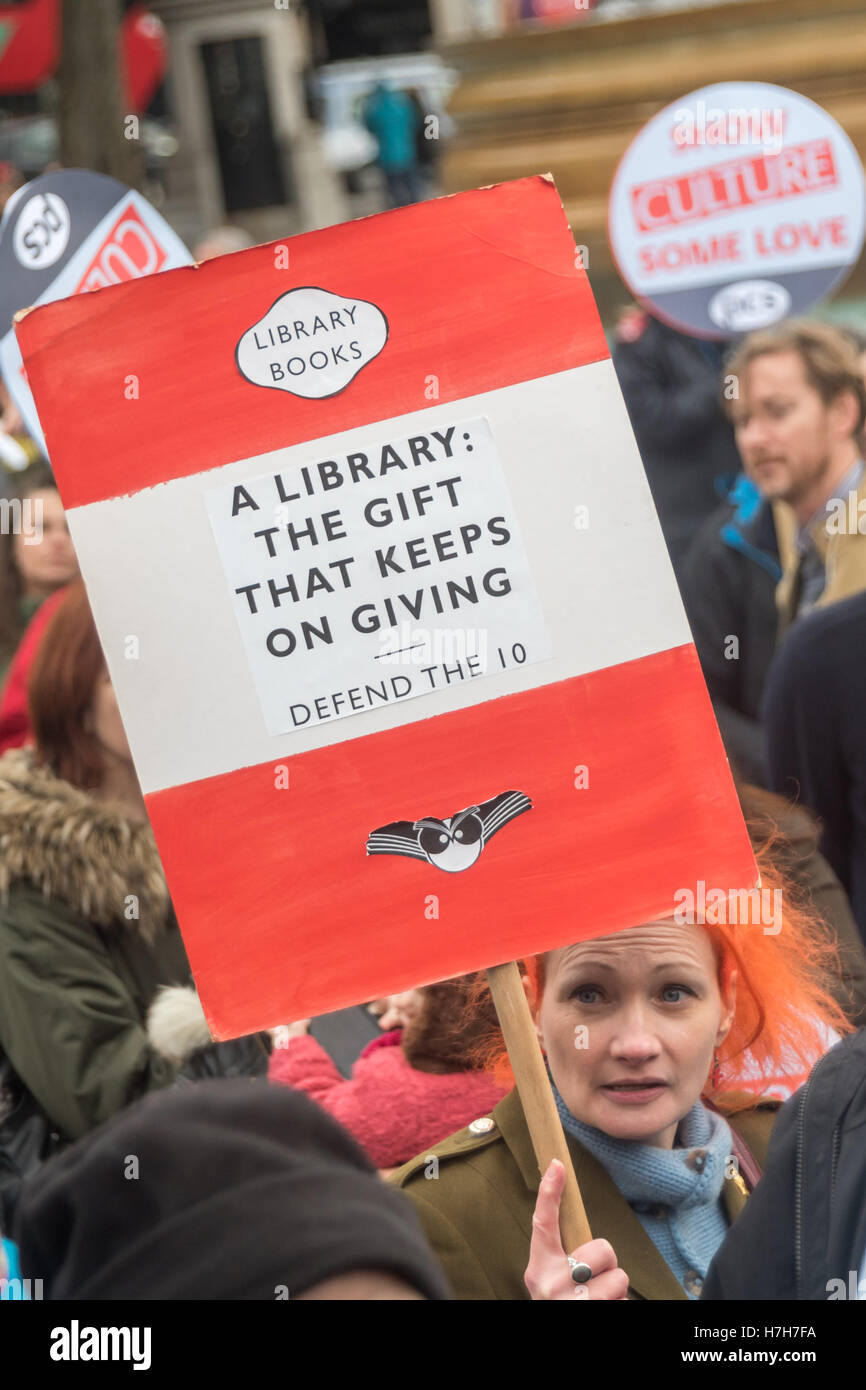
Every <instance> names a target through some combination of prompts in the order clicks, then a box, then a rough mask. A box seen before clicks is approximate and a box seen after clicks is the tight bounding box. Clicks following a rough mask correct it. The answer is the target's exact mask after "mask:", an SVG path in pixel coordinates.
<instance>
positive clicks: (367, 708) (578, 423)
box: [17, 178, 756, 1036]
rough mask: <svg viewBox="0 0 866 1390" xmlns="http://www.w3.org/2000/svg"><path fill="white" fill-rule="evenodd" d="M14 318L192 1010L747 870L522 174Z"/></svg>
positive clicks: (672, 621) (432, 969)
mask: <svg viewBox="0 0 866 1390" xmlns="http://www.w3.org/2000/svg"><path fill="white" fill-rule="evenodd" d="M17 331H18V336H19V340H20V343H21V347H22V351H23V354H24V359H25V362H26V366H27V371H28V374H29V376H30V380H31V382H32V385H33V390H34V395H35V397H36V400H37V402H38V404H39V409H40V415H41V417H42V419H43V421H44V423H45V428H46V434H47V439H48V444H49V448H50V449H51V453H52V459H53V461H54V466H55V470H56V475H57V478H58V481H59V485H60V488H61V491H62V494H63V497H64V501H65V504H66V507H67V511H68V516H69V523H70V528H71V530H72V535H73V539H74V541H75V544H76V548H77V550H78V554H79V558H80V561H81V565H82V570H83V572H84V574H85V577H86V580H87V585H88V590H89V593H90V596H91V601H92V604H93V609H94V613H95V615H96V618H97V622H98V625H99V629H100V633H101V637H102V641H103V645H104V647H105V650H106V654H107V658H108V661H109V665H110V669H111V673H112V677H113V680H114V684H115V687H116V690H117V693H118V698H119V701H120V706H121V710H122V713H123V718H124V722H125V724H126V728H127V732H128V734H129V738H130V743H131V747H132V750H133V754H134V757H135V761H136V765H137V767H138V770H139V775H140V779H141V782H142V786H143V789H144V792H145V795H146V800H147V806H148V811H149V814H150V817H151V821H152V823H153V826H154V830H155V832H156V836H157V840H158V843H159V846H160V850H161V853H162V857H163V862H164V864H165V868H166V872H167V874H168V879H169V884H170V887H171V891H172V894H173V898H174V902H175V906H176V908H177V912H178V916H179V920H180V922H181V926H182V929H183V932H184V936H185V939H186V942H187V946H188V950H189V953H190V958H191V962H192V965H193V969H194V972H195V975H196V979H197V982H198V986H199V990H200V993H201V996H202V999H203V1002H204V1006H205V1010H206V1012H207V1014H208V1017H209V1019H210V1021H211V1025H212V1027H213V1029H214V1031H215V1033H216V1034H217V1035H218V1036H230V1035H233V1034H236V1033H241V1032H246V1031H249V1030H250V1029H253V1028H257V1027H260V1026H266V1025H272V1024H277V1023H280V1022H285V1021H287V1020H290V1019H292V1018H295V1017H299V1016H308V1015H310V1014H316V1013H321V1012H324V1011H327V1010H329V1009H332V1008H337V1007H340V1006H342V1005H346V1004H350V1003H353V1002H358V1001H361V1000H364V999H369V998H373V997H376V996H377V995H380V994H383V993H389V992H393V991H396V990H399V989H402V988H406V987H409V986H411V985H416V984H419V983H422V982H424V981H430V980H434V979H442V978H445V977H448V976H452V975H456V974H459V973H463V972H466V971H469V970H473V969H476V968H480V967H482V966H485V965H490V964H495V963H498V962H501V961H506V960H510V959H513V958H515V957H519V956H520V955H522V954H524V953H526V952H530V951H537V950H541V949H546V948H548V947H552V946H554V945H557V944H562V943H564V942H567V941H571V940H575V939H579V938H580V937H583V936H589V935H595V934H600V933H606V932H610V931H614V930H616V929H617V928H621V927H624V926H627V925H633V924H635V923H637V922H640V921H642V920H647V919H649V918H653V917H656V916H658V915H660V914H664V913H671V912H672V911H673V895H674V893H675V892H676V891H677V890H678V889H679V888H681V887H682V886H684V885H688V884H690V883H694V882H696V881H697V880H698V879H702V880H705V881H710V882H713V883H716V884H718V885H720V886H722V887H724V888H725V889H726V890H727V889H729V888H733V887H746V886H752V885H753V884H754V882H755V878H756V872H755V866H754V861H753V858H752V855H751V850H750V847H749V843H748V837H747V834H746V831H745V827H744V825H743V821H742V817H741V815H740V812H739V807H738V803H737V801H736V797H735V794H734V790H733V786H732V783H731V779H730V773H729V770H728V767H727V763H726V761H725V757H724V753H723V750H722V745H721V741H720V739H719V735H718V731H717V729H716V726H715V722H714V719H713V715H712V709H711V706H710V702H709V699H708V696H707V693H706V689H705V687H704V684H703V680H702V678H701V674H700V669H699V666H698V662H697V658H696V655H695V651H694V647H693V646H692V643H691V638H690V634H689V630H688V626H687V624H686V620H685V617H684V614H683V610H682V606H681V603H680V599H679V594H678V592H677V588H676V584H675V582H674V578H673V574H672V571H671V568H670V563H669V560H668V557H667V552H666V549H665V546H664V542H663V540H662V536H661V532H660V530H659V526H658V521H657V518H656V515H655V512H654V509H653V506H652V501H651V498H650V493H649V489H648V487H647V484H646V480H645V477H644V474H643V470H642V468H641V463H640V459H639V456H638V453H637V449H636V447H635V443H634V438H633V435H632V432H631V428H630V426H629V422H628V417H627V414H626V411H625V408H624V405H623V402H622V398H621V395H620V392H619V388H618V385H617V381H616V377H615V374H614V372H613V368H612V365H611V362H610V359H609V356H608V351H607V346H606V343H605V339H604V335H603V333H602V329H601V325H600V323H599V320H598V316H597V313H596V309H595V305H594V303H593V300H592V295H591V293H590V289H589V285H588V282H587V278H586V275H585V273H584V271H583V269H582V268H581V266H580V264H579V263H576V254H575V247H574V243H573V240H572V237H571V234H570V232H569V229H568V226H567V223H566V220H565V216H564V213H563V211H562V206H561V203H560V200H559V196H558V194H557V192H556V189H555V187H554V185H553V183H552V181H551V180H549V179H547V178H534V179H524V180H518V181H516V182H514V183H509V184H503V185H499V186H496V187H492V188H487V189H482V190H478V191H476V192H472V193H465V194H460V195H457V196H455V197H452V198H444V199H439V200H437V201H434V202H430V203H425V204H420V205H418V206H415V207H411V208H406V209H401V210H399V211H395V212H391V213H386V214H382V215H380V216H377V217H372V218H366V219H363V220H362V221H359V222H355V223H351V224H349V225H346V226H340V227H331V228H326V229H324V230H322V231H318V232H312V233H308V234H305V235H303V236H299V237H294V238H292V239H290V240H287V241H285V242H283V243H275V244H273V245H270V246H262V247H255V248H253V249H252V250H249V251H243V252H239V253H236V254H234V255H232V256H227V257H222V258H220V259H218V260H214V261H210V262H208V263H206V264H204V265H202V266H199V267H197V268H192V269H187V270H178V271H172V272H169V273H167V274H164V275H158V276H155V277H153V278H152V279H150V280H147V281H140V282H137V283H131V284H127V285H122V286H119V287H116V288H112V289H107V290H100V291H98V292H97V293H96V294H94V295H85V296H80V297H78V298H76V299H72V300H67V301H65V302H64V303H62V304H54V305H49V306H46V307H45V308H42V309H39V310H36V311H35V312H33V313H30V314H27V315H26V316H24V317H22V318H21V320H20V321H19V323H18V326H17ZM129 379H133V380H134V381H135V382H136V383H137V385H138V390H137V394H136V395H135V397H134V398H133V399H129V398H127V394H126V392H125V388H124V383H125V382H126V381H128V380H129Z"/></svg>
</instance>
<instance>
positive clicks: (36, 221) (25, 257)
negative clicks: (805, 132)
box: [12, 193, 70, 270]
mask: <svg viewBox="0 0 866 1390" xmlns="http://www.w3.org/2000/svg"><path fill="white" fill-rule="evenodd" d="M69 231H70V220H69V208H68V207H67V206H66V204H65V203H64V201H63V199H62V198H60V197H58V195H57V194H56V193H37V194H36V196H35V197H33V198H28V200H27V202H26V203H25V204H24V206H23V208H22V209H21V212H20V213H19V214H18V221H17V223H16V225H15V235H14V239H13V242H12V246H13V250H14V251H15V256H16V258H17V259H18V260H19V261H20V262H21V264H22V265H24V266H27V267H28V268H29V269H30V270H44V269H45V268H46V266H49V265H53V264H54V262H55V261H59V260H60V257H61V256H62V255H63V252H64V251H65V250H66V247H67V245H68V243H69Z"/></svg>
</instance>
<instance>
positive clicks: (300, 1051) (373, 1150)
mask: <svg viewBox="0 0 866 1390" xmlns="http://www.w3.org/2000/svg"><path fill="white" fill-rule="evenodd" d="M399 1044H400V1030H399V1029H395V1030H394V1031H393V1032H392V1033H385V1034H383V1035H382V1037H381V1038H374V1039H373V1041H372V1042H371V1043H369V1044H368V1045H367V1047H365V1048H364V1051H363V1052H362V1053H361V1055H360V1057H359V1058H358V1060H357V1062H356V1063H355V1065H354V1067H353V1068H352V1076H351V1079H350V1080H346V1078H345V1077H344V1076H342V1075H341V1074H340V1072H339V1071H338V1070H337V1068H336V1067H335V1065H334V1063H333V1062H332V1061H331V1059H330V1057H329V1056H328V1054H327V1052H326V1051H325V1049H324V1048H323V1047H322V1046H321V1044H320V1043H317V1042H316V1040H315V1038H311V1037H309V1036H306V1037H299V1038H290V1039H289V1042H288V1046H287V1047H276V1048H274V1051H273V1052H272V1053H271V1062H270V1068H269V1073H268V1074H269V1076H270V1079H271V1080H272V1081H280V1082H282V1083H283V1084H284V1085H286V1086H294V1087H295V1088H296V1089H297V1090H299V1091H305V1092H306V1094H307V1095H308V1096H312V1098H313V1100H316V1101H318V1102H319V1104H320V1105H321V1106H322V1108H323V1109H324V1110H327V1111H328V1113H329V1114H330V1115H333V1117H334V1119H335V1120H339V1121H340V1123H341V1124H342V1125H345V1127H346V1129H348V1130H349V1132H350V1133H351V1134H352V1135H354V1137H355V1139H357V1141H358V1143H359V1144H361V1145H362V1147H363V1148H365V1149H366V1150H367V1153H368V1154H369V1155H370V1158H371V1159H372V1160H373V1162H374V1163H375V1165H376V1167H377V1168H397V1167H399V1165H400V1164H401V1163H405V1162H406V1161H407V1159H410V1158H414V1157H415V1155H416V1154H420V1153H422V1152H423V1151H424V1150H425V1149H429V1148H431V1147H432V1146H433V1145H434V1144H438V1143H439V1142H440V1141H441V1140H442V1139H447V1137H448V1135H449V1134H453V1133H454V1132H455V1130H458V1129H462V1128H463V1127H464V1125H467V1124H470V1123H471V1122H472V1121H473V1120H476V1119H478V1118H479V1116H481V1115H486V1114H488V1112H489V1111H490V1110H492V1109H493V1106H494V1105H496V1104H497V1103H498V1102H499V1101H500V1100H501V1099H502V1097H503V1096H504V1095H505V1091H504V1090H503V1089H502V1087H501V1086H497V1085H495V1084H494V1083H493V1082H492V1081H491V1080H490V1077H489V1076H487V1075H486V1074H485V1073H484V1072H477V1071H456V1072H446V1073H444V1074H442V1075H439V1074H435V1073H432V1072H426V1071H416V1070H415V1069H414V1067H410V1066H409V1063H408V1062H407V1061H406V1058H405V1057H404V1056H403V1051H402V1048H401V1047H400V1045H399Z"/></svg>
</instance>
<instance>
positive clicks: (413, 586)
mask: <svg viewBox="0 0 866 1390" xmlns="http://www.w3.org/2000/svg"><path fill="white" fill-rule="evenodd" d="M205 500H206V506H207V510H208V515H209V517H210V520H211V525H212V526H213V531H214V535H215V537H216V543H217V548H218V550H219V554H220V558H221V561H222V566H223V569H224V571H225V574H226V578H227V580H228V584H229V588H230V591H231V595H232V602H233V604H234V607H235V612H236V614H237V619H238V623H239V625H240V630H241V635H242V637H243V642H244V645H245V647H246V651H247V655H248V658H249V662H250V667H251V670H252V674H253V679H254V681H255V684H256V688H257V690H258V694H259V699H260V701H261V705H262V711H263V714H264V718H265V723H266V725H267V728H268V732H269V733H271V734H274V735H277V734H283V733H287V732H290V731H292V730H294V729H299V728H306V727H311V726H314V725H317V724H322V723H324V722H326V721H328V720H332V719H344V718H346V717H347V716H349V715H352V714H359V713H361V712H363V711H365V710H368V709H377V708H379V707H380V706H382V705H387V704H393V703H394V702H396V701H399V700H407V699H412V698H413V697H415V696H418V695H429V694H430V693H431V692H434V691H436V690H443V689H447V688H452V687H453V686H455V685H459V684H461V683H467V684H468V683H469V682H471V681H473V680H476V679H478V678H480V677H482V676H485V675H495V674H496V673H499V672H502V671H506V670H512V669H514V667H516V666H520V665H524V664H526V663H532V662H537V661H546V660H548V659H549V658H550V657H551V656H552V650H551V645H550V640H549V638H548V635H547V631H546V629H545V625H544V619H543V615H542V611H541V605H540V604H539V601H538V597H537V595H536V591H535V585H534V583H533V580H532V575H531V573H530V569H529V564H528V561H527V557H526V553H525V551H524V548H523V543H522V541H521V538H520V531H519V528H518V525H517V517H516V514H515V510H514V507H513V506H512V503H511V498H510V496H509V493H508V488H507V485H506V481H505V476H504V473H503V469H502V465H501V463H500V460H499V457H498V455H497V452H496V445H495V443H494V440H493V435H492V433H491V430H490V425H489V422H488V421H487V420H486V419H485V418H483V417H482V418H478V419H472V420H462V421H458V422H455V423H452V422H451V421H445V422H443V424H442V425H441V426H440V427H439V428H438V429H437V430H433V431H430V432H428V433H427V434H423V435H421V434H418V435H413V436H411V437H409V438H405V437H404V438H384V439H383V440H382V441H381V443H380V444H377V445H376V447H375V448H370V447H369V446H368V447H367V448H366V449H364V450H358V451H357V452H347V453H343V454H339V455H334V456H333V457H330V458H326V457H320V456H319V457H317V456H316V455H315V454H313V453H311V456H310V461H309V462H308V463H305V464H303V465H295V466H294V467H291V468H286V469H285V470H284V471H280V472H276V473H269V474H265V475H264V476H259V477H255V478H251V479H248V480H245V481H244V482H243V483H235V484H224V485H223V486H221V487H219V488H214V489H211V490H210V491H208V492H207V493H206V494H205Z"/></svg>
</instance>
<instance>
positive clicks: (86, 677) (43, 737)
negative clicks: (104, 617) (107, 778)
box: [27, 580, 105, 790]
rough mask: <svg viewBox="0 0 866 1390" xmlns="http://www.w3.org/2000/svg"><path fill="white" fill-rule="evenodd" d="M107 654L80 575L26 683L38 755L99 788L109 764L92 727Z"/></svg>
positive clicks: (59, 771) (57, 770)
mask: <svg viewBox="0 0 866 1390" xmlns="http://www.w3.org/2000/svg"><path fill="white" fill-rule="evenodd" d="M104 671H105V657H104V655H103V652H102V647H101V646H100V644H99V636H98V634H97V631H96V624H95V623H94V621H93V614H92V613H91V611H90V604H89V602H88V600H87V591H86V589H85V587H84V584H83V583H82V581H81V580H78V581H77V582H76V583H74V584H71V585H70V586H69V593H68V594H67V596H66V597H65V598H64V599H63V601H62V603H60V604H59V605H58V607H57V611H56V612H55V613H53V614H52V615H51V618H50V619H49V621H48V624H47V626H46V628H45V631H44V633H43V634H42V638H41V640H40V643H39V647H38V649H37V652H36V657H35V659H34V661H33V666H32V667H31V670H30V678H29V680H28V683H27V693H28V696H29V701H30V723H31V726H32V729H33V735H34V739H35V741H36V754H37V760H38V761H39V762H40V763H44V764H45V765H47V766H48V767H49V768H50V769H51V771H52V772H53V773H54V775H55V776H56V777H62V778H63V779H64V781H66V782H71V783H72V785H73V786H74V787H80V788H82V790H91V789H93V788H94V787H98V786H99V785H100V783H101V781H102V778H103V776H104V773H105V763H104V759H103V756H102V752H101V750H100V747H99V744H98V742H97V740H96V736H95V734H94V733H93V732H92V731H91V730H90V729H89V728H88V727H87V725H88V718H87V716H88V714H89V712H90V708H91V706H92V704H93V697H94V694H95V691H96V683H97V681H98V680H99V677H100V676H101V675H102V674H103V672H104Z"/></svg>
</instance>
